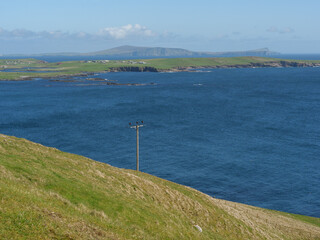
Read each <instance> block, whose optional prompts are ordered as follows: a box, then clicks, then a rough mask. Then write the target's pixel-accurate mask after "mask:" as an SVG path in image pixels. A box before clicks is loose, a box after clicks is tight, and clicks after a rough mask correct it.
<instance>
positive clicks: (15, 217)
mask: <svg viewBox="0 0 320 240" xmlns="http://www.w3.org/2000/svg"><path fill="white" fill-rule="evenodd" d="M107 160H108V159H106V161H107ZM195 225H198V226H200V227H201V229H202V232H200V231H199V230H198V229H197V228H196V227H195ZM0 239H320V219H319V218H312V217H307V216H301V215H293V214H288V213H283V212H277V211H272V210H267V209H262V208H257V207H253V206H248V205H244V204H239V203H234V202H229V201H224V200H219V199H215V198H211V197H209V196H207V195H205V194H203V193H201V192H199V191H196V190H194V189H191V188H189V187H185V186H182V185H179V184H175V183H172V182H169V181H166V180H163V179H160V178H157V177H154V176H151V175H148V174H145V173H142V172H137V171H134V170H126V169H120V168H115V167H112V166H110V165H108V164H104V163H100V162H96V161H93V160H90V159H88V158H85V157H81V156H78V155H74V154H69V153H65V152H61V151H59V150H57V149H54V148H48V147H44V146H42V145H40V144H36V143H33V142H30V141H27V140H25V139H19V138H15V137H10V136H6V135H1V134H0Z"/></svg>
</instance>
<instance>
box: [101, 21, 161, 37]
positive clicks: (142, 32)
mask: <svg viewBox="0 0 320 240" xmlns="http://www.w3.org/2000/svg"><path fill="white" fill-rule="evenodd" d="M99 35H100V36H110V37H112V38H114V39H124V38H127V37H132V36H134V37H137V36H140V37H152V36H154V35H155V34H154V33H153V32H152V31H151V30H150V29H148V28H147V27H145V26H141V25H139V24H135V25H132V24H128V25H125V26H121V27H108V28H104V29H101V30H100V31H99Z"/></svg>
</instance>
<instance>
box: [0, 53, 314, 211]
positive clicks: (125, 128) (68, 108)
mask: <svg viewBox="0 0 320 240" xmlns="http://www.w3.org/2000/svg"><path fill="white" fill-rule="evenodd" d="M299 56H300V57H299ZM299 56H292V58H295V59H304V58H306V57H303V56H302V55H299ZM298 57H299V58H298ZM287 58H288V57H287ZM313 59H320V55H316V56H314V58H313ZM62 60H65V59H61V58H60V59H58V58H57V59H55V60H54V61H62ZM52 61H53V60H52ZM89 77H90V78H100V80H99V81H92V80H88V79H87V77H75V78H73V79H71V80H70V79H35V80H32V81H17V82H15V81H2V82H1V81H0V113H1V115H0V116H1V117H0V133H2V134H7V135H13V136H17V137H22V138H27V139H29V140H31V141H34V142H37V143H41V144H43V145H46V146H50V147H55V148H58V149H60V150H62V151H66V152H70V153H75V154H80V155H84V156H86V157H89V158H92V159H94V160H96V161H101V162H104V163H107V164H110V165H112V166H116V167H119V168H128V169H135V168H136V152H135V151H136V131H135V130H134V129H132V128H130V125H129V122H131V123H133V124H134V123H135V122H136V121H138V122H141V121H143V122H144V123H143V125H144V126H143V127H141V128H140V131H139V134H140V170H141V171H142V172H145V173H148V174H152V175H155V176H158V177H161V178H164V179H167V180H170V181H173V182H176V183H179V184H183V185H187V186H190V187H193V188H195V189H197V190H200V191H202V192H204V193H206V194H208V195H210V196H213V197H216V198H221V199H226V200H230V201H235V202H240V203H245V204H250V205H254V206H258V207H263V208H268V209H274V210H280V211H286V212H290V213H297V214H304V215H309V216H314V217H320V200H319V199H320V187H319V185H320V174H319V173H320V68H250V69H199V70H197V71H194V72H176V73H170V72H168V73H148V72H146V73H138V72H117V73H100V74H95V75H93V76H89ZM108 83H116V84H112V85H110V84H108Z"/></svg>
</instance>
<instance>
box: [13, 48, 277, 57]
mask: <svg viewBox="0 0 320 240" xmlns="http://www.w3.org/2000/svg"><path fill="white" fill-rule="evenodd" d="M275 54H279V53H276V52H272V51H270V50H269V49H268V48H261V49H255V50H248V51H230V52H197V51H189V50H186V49H182V48H164V47H136V46H120V47H115V48H111V49H107V50H102V51H97V52H89V53H74V52H62V53H43V54H33V55H28V56H34V57H36V56H106V57H108V56H109V57H121V58H156V57H166V58H168V57H240V56H259V57H265V56H270V55H275ZM11 56H23V55H21V54H16V55H11Z"/></svg>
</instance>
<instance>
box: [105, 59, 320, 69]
mask: <svg viewBox="0 0 320 240" xmlns="http://www.w3.org/2000/svg"><path fill="white" fill-rule="evenodd" d="M267 67H269V68H270V67H271V68H282V67H320V63H306V62H295V61H279V62H265V63H250V64H234V65H215V66H189V67H178V68H172V69H158V68H155V67H133V66H128V67H127V66H122V67H114V68H110V69H109V72H193V71H194V69H206V68H207V69H208V68H210V69H216V68H267Z"/></svg>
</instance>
